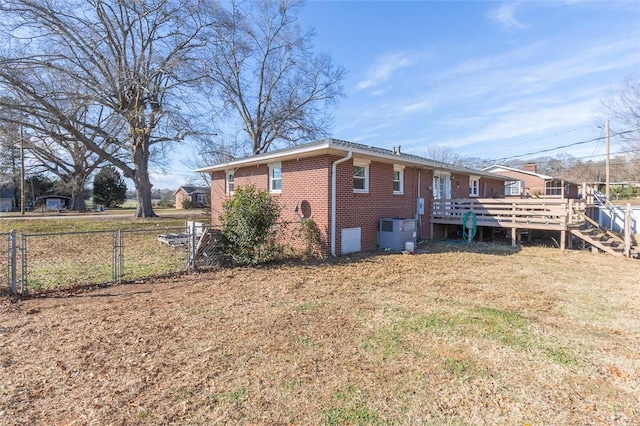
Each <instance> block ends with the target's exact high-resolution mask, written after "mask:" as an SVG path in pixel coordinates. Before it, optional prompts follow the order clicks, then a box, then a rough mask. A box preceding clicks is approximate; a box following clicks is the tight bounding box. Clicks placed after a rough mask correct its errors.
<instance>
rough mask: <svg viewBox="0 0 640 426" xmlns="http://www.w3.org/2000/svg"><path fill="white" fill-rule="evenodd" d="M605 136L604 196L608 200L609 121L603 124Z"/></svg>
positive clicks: (609, 162) (609, 166)
mask: <svg viewBox="0 0 640 426" xmlns="http://www.w3.org/2000/svg"><path fill="white" fill-rule="evenodd" d="M605 135H606V140H607V157H606V159H605V166H604V195H605V196H606V197H607V200H609V185H610V172H611V145H610V143H609V120H607V121H606V122H605Z"/></svg>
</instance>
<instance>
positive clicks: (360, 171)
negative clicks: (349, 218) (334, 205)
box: [353, 160, 369, 193]
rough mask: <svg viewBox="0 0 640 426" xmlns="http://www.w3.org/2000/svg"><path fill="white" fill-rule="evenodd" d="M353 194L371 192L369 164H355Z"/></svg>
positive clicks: (362, 162) (356, 162) (363, 162)
mask: <svg viewBox="0 0 640 426" xmlns="http://www.w3.org/2000/svg"><path fill="white" fill-rule="evenodd" d="M353 192H362V193H367V192H369V162H366V161H357V160H356V161H354V162H353Z"/></svg>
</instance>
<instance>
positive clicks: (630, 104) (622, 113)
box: [603, 73, 640, 179]
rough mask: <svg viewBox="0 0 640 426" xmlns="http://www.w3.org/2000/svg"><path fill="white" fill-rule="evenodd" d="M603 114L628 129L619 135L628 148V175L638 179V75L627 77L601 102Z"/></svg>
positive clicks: (639, 139)
mask: <svg viewBox="0 0 640 426" xmlns="http://www.w3.org/2000/svg"><path fill="white" fill-rule="evenodd" d="M603 108H604V110H605V112H607V113H608V114H611V115H612V116H613V117H615V118H617V119H618V120H619V121H620V122H621V123H623V124H624V125H626V126H628V127H629V128H630V129H629V131H628V132H625V133H624V134H623V135H620V136H621V137H622V138H623V140H624V141H625V142H626V144H627V146H628V151H629V152H628V154H629V157H630V158H632V159H633V160H634V161H632V162H631V163H630V164H628V173H629V174H630V175H631V176H635V177H636V179H637V178H638V177H640V136H639V135H640V73H635V74H630V75H628V76H627V77H626V78H625V79H624V80H623V81H622V84H621V85H620V88H619V89H618V90H617V91H615V92H613V93H612V94H611V95H610V96H609V97H607V98H606V99H605V100H604V101H603Z"/></svg>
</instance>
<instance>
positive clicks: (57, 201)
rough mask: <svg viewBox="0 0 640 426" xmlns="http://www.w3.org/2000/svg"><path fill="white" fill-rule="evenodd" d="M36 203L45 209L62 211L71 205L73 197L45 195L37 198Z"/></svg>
mask: <svg viewBox="0 0 640 426" xmlns="http://www.w3.org/2000/svg"><path fill="white" fill-rule="evenodd" d="M36 203H37V204H38V205H40V206H41V207H42V208H43V209H44V210H50V211H54V210H57V211H60V210H66V209H68V208H69V207H70V206H71V198H70V197H65V196H64V195H43V196H41V197H38V198H36Z"/></svg>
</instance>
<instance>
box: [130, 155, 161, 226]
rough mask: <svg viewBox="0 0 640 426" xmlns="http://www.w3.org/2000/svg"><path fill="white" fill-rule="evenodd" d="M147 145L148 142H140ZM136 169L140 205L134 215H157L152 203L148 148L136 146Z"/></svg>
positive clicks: (137, 195) (135, 176)
mask: <svg viewBox="0 0 640 426" xmlns="http://www.w3.org/2000/svg"><path fill="white" fill-rule="evenodd" d="M140 145H144V146H146V145H147V144H146V143H143V144H140ZM133 158H134V164H135V171H134V174H133V183H134V185H135V187H136V199H137V201H138V206H137V208H136V214H135V216H134V217H157V216H158V215H156V214H155V212H154V211H153V204H152V203H151V187H152V186H153V185H152V184H151V180H150V179H149V154H148V149H144V148H138V147H137V148H136V151H135V153H134V155H133Z"/></svg>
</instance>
